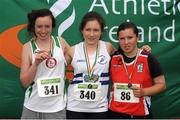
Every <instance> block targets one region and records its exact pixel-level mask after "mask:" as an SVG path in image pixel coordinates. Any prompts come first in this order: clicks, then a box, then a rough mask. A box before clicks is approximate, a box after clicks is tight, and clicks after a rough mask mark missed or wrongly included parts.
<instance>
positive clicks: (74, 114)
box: [66, 110, 108, 119]
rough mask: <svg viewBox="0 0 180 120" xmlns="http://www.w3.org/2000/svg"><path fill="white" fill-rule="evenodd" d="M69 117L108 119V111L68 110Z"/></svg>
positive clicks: (67, 115)
mask: <svg viewBox="0 0 180 120" xmlns="http://www.w3.org/2000/svg"><path fill="white" fill-rule="evenodd" d="M66 118H67V119H108V112H74V111H69V110H67V111H66Z"/></svg>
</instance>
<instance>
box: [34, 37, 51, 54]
mask: <svg viewBox="0 0 180 120" xmlns="http://www.w3.org/2000/svg"><path fill="white" fill-rule="evenodd" d="M34 44H35V46H36V49H37V48H39V47H38V45H37V44H36V42H35V41H34ZM49 49H50V56H51V57H52V56H53V53H54V41H53V40H52V38H50V44H49ZM48 52H49V51H48Z"/></svg>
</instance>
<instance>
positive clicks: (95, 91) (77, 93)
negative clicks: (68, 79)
mask: <svg viewBox="0 0 180 120" xmlns="http://www.w3.org/2000/svg"><path fill="white" fill-rule="evenodd" d="M100 96H101V83H79V84H76V85H75V86H74V97H75V98H76V100H79V101H98V100H99V98H100Z"/></svg>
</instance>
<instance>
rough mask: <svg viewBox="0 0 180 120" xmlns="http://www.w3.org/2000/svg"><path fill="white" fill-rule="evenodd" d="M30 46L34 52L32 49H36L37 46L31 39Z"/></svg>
mask: <svg viewBox="0 0 180 120" xmlns="http://www.w3.org/2000/svg"><path fill="white" fill-rule="evenodd" d="M31 47H32V50H33V53H34V51H35V50H36V49H37V47H36V45H35V43H34V41H33V40H31Z"/></svg>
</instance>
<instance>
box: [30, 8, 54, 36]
mask: <svg viewBox="0 0 180 120" xmlns="http://www.w3.org/2000/svg"><path fill="white" fill-rule="evenodd" d="M45 16H50V17H51V20H52V27H53V28H54V27H55V26H56V21H55V18H54V16H53V14H52V12H51V11H50V10H49V9H39V10H32V11H31V12H30V13H28V15H27V17H28V25H27V31H28V33H29V34H31V33H33V34H35V21H36V19H37V18H38V17H45Z"/></svg>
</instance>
